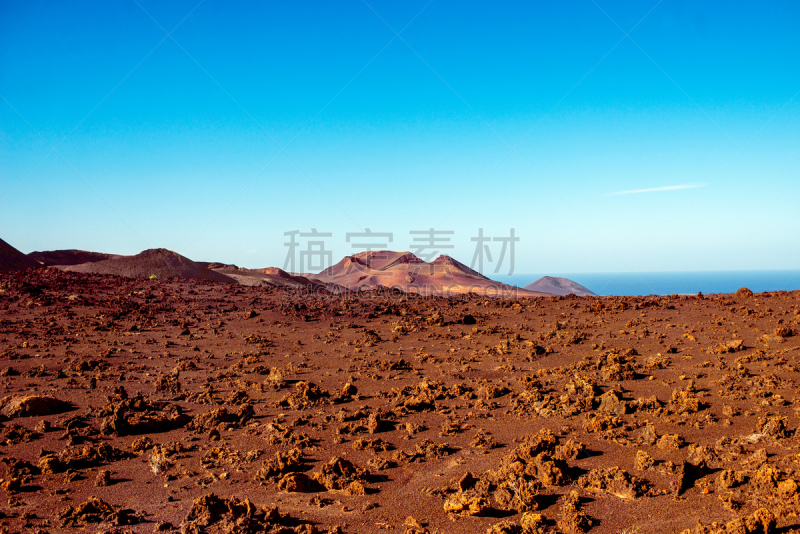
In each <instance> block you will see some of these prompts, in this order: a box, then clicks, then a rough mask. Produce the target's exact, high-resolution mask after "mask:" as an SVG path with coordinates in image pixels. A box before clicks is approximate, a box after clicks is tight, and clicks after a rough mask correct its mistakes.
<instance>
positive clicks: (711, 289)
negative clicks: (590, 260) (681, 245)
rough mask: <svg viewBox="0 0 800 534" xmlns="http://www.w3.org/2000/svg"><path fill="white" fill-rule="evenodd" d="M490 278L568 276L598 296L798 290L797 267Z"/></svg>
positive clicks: (523, 279) (524, 277) (522, 279)
mask: <svg viewBox="0 0 800 534" xmlns="http://www.w3.org/2000/svg"><path fill="white" fill-rule="evenodd" d="M488 276H489V278H491V279H493V280H497V281H498V282H503V283H506V284H510V285H514V286H518V287H524V286H526V285H527V284H530V283H531V282H533V281H534V280H537V279H539V278H541V277H542V276H558V277H563V278H569V279H570V280H573V281H575V282H577V283H579V284H581V285H582V286H584V287H586V288H587V289H589V290H591V291H593V292H594V293H596V294H598V295H626V296H633V295H696V294H697V293H703V294H710V293H733V292H735V291H736V290H737V289H739V288H740V287H746V288H748V289H750V290H751V291H755V292H757V293H758V292H762V291H780V290H785V291H792V290H795V289H800V270H786V271H697V272H646V273H547V274H546V275H545V274H514V275H512V276H500V275H493V274H491V273H489V274H488Z"/></svg>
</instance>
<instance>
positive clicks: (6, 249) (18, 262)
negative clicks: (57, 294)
mask: <svg viewBox="0 0 800 534" xmlns="http://www.w3.org/2000/svg"><path fill="white" fill-rule="evenodd" d="M31 267H41V265H39V263H38V262H37V261H35V260H33V259H31V258H29V257H28V256H26V255H25V254H23V253H22V252H20V251H19V250H17V249H15V248H14V247H12V246H11V245H9V244H8V243H6V242H5V241H3V240H2V239H0V271H20V270H23V269H30V268H31Z"/></svg>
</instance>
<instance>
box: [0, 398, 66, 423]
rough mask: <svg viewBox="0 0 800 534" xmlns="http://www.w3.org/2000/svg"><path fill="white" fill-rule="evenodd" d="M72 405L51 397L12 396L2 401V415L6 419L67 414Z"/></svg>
mask: <svg viewBox="0 0 800 534" xmlns="http://www.w3.org/2000/svg"><path fill="white" fill-rule="evenodd" d="M70 409H72V404H71V403H69V402H66V401H62V400H59V399H57V398H55V397H51V396H49V395H11V396H8V397H3V398H2V399H0V413H2V414H3V415H5V416H6V417H12V418H13V417H39V416H43V415H53V414H56V413H62V412H66V411H68V410H70Z"/></svg>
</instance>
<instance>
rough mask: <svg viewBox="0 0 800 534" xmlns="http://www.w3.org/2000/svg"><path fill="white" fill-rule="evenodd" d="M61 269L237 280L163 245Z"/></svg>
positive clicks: (97, 272)
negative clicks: (162, 246) (136, 252)
mask: <svg viewBox="0 0 800 534" xmlns="http://www.w3.org/2000/svg"><path fill="white" fill-rule="evenodd" d="M62 269H63V270H65V271H74V272H79V273H96V274H115V275H117V276H125V277H128V278H149V277H150V276H152V275H155V276H156V277H158V278H199V279H204V280H216V281H217V282H228V283H231V284H235V283H236V280H234V279H233V278H231V277H228V276H225V275H224V274H222V273H218V272H216V271H213V270H211V269H209V268H207V267H203V266H202V265H199V264H197V263H195V262H193V261H192V260H190V259H189V258H186V257H184V256H181V255H180V254H178V253H177V252H173V251H171V250H167V249H165V248H154V249H149V250H145V251H144V252H140V253H139V254H136V255H135V256H118V257H115V258H111V259H107V260H103V261H97V262H91V263H82V264H80V265H68V266H65V267H62Z"/></svg>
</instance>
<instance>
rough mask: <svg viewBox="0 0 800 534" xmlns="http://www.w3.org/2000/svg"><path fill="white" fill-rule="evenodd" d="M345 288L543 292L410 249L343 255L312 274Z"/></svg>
mask: <svg viewBox="0 0 800 534" xmlns="http://www.w3.org/2000/svg"><path fill="white" fill-rule="evenodd" d="M311 278H312V280H313V279H316V280H319V281H321V282H324V283H326V284H336V285H338V286H341V287H343V288H346V289H350V290H354V289H367V288H379V287H385V288H397V289H400V290H402V291H405V292H413V293H420V294H437V295H444V294H463V293H483V294H486V295H492V296H512V295H514V294H518V295H520V296H537V295H544V293H542V292H537V291H528V290H521V289H519V288H515V287H513V286H509V285H506V284H502V283H500V282H495V281H494V280H490V279H488V278H486V277H485V276H483V275H482V274H480V273H479V272H477V271H473V270H472V269H470V268H469V267H467V266H466V265H464V264H463V263H460V262H458V261H456V260H455V259H453V258H451V257H449V256H444V255H441V256H439V257H438V258H436V259H435V260H433V261H432V262H430V263H428V262H425V261H423V260H422V259H420V258H419V257H417V256H415V255H414V254H412V253H411V252H394V251H390V250H378V251H369V252H361V253H358V254H354V255H353V256H346V257H344V258H343V259H342V260H341V261H340V262H339V263H337V264H336V265H333V266H331V267H328V268H327V269H325V270H323V271H322V272H320V273H319V274H317V275H312V276H311Z"/></svg>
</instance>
